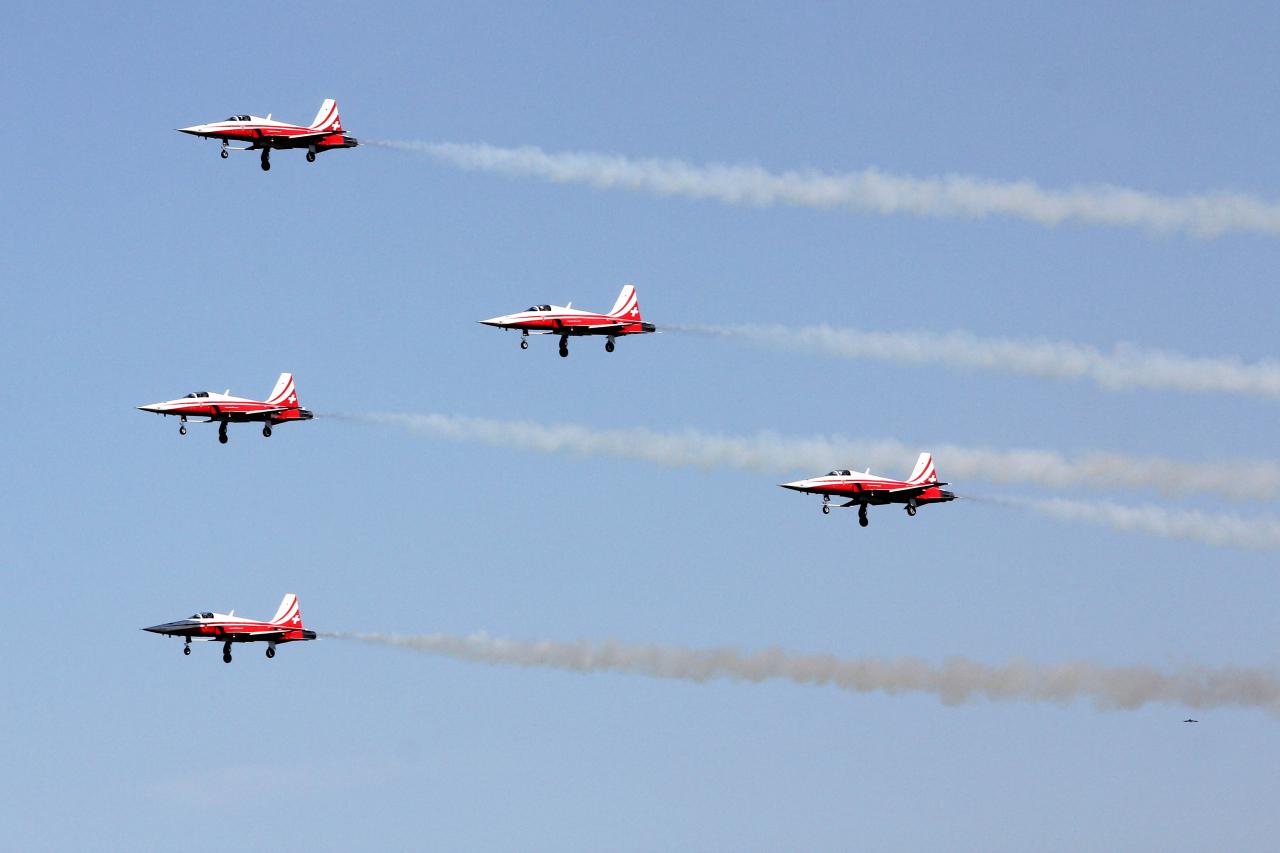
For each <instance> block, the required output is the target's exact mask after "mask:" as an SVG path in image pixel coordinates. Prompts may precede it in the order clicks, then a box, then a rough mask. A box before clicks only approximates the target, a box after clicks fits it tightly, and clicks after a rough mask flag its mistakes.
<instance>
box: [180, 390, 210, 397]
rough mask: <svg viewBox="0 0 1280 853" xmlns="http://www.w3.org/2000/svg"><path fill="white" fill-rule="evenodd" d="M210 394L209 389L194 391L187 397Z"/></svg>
mask: <svg viewBox="0 0 1280 853" xmlns="http://www.w3.org/2000/svg"><path fill="white" fill-rule="evenodd" d="M208 396H209V392H208V391H192V392H191V393H190V394H188V395H187V397H208ZM183 399H186V397H184V398H183Z"/></svg>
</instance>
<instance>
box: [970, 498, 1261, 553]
mask: <svg viewBox="0 0 1280 853" xmlns="http://www.w3.org/2000/svg"><path fill="white" fill-rule="evenodd" d="M980 500H985V501H988V502H991V503H999V504H1003V505H1005V506H1012V507H1018V508H1021V509H1027V510H1030V511H1032V512H1035V513H1037V514H1039V515H1044V516H1047V517H1049V518H1054V519H1058V520H1060V521H1068V522H1080V523H1084V524H1096V525H1101V526H1103V527H1109V528H1111V529H1112V530H1118V531H1121V532H1124V533H1144V534H1147V535H1148V536H1158V537H1160V538H1163V539H1178V540H1182V541H1184V542H1199V543H1202V544H1204V545H1215V546H1219V547H1226V548H1243V549H1247V550H1252V551H1274V550H1277V549H1280V519H1277V518H1271V517H1257V518H1247V517H1242V516H1239V515H1231V514H1219V513H1208V512H1201V511H1199V510H1184V509H1172V508H1169V507H1162V506H1153V505H1151V504H1136V505H1134V504H1119V503H1113V502H1111V501H1075V500H1067V499H1065V498H1007V497H1001V498H981V499H980Z"/></svg>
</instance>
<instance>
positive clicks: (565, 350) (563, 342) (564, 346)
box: [560, 338, 569, 358]
mask: <svg viewBox="0 0 1280 853" xmlns="http://www.w3.org/2000/svg"><path fill="white" fill-rule="evenodd" d="M560 357H561V358H568V357H569V339H568V338H561V339H560Z"/></svg>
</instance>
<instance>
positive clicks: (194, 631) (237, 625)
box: [142, 592, 316, 663]
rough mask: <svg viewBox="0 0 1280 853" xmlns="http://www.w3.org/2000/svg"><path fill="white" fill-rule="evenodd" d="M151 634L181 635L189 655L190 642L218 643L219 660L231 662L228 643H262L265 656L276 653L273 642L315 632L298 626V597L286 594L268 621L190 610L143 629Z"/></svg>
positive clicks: (311, 636)
mask: <svg viewBox="0 0 1280 853" xmlns="http://www.w3.org/2000/svg"><path fill="white" fill-rule="evenodd" d="M142 630H144V631H150V632H151V633H153V634H164V635H166V636H169V637H182V638H183V643H182V653H183V654H184V655H189V654H191V641H192V640H195V641H196V642H201V643H218V642H220V643H222V661H223V663H231V644H232V643H266V644H267V657H269V658H273V657H275V656H276V645H277V644H279V643H293V642H296V641H299V640H314V639H315V638H316V632H315V631H308V630H307V629H305V628H303V627H302V611H301V610H299V609H298V596H296V595H294V594H293V593H291V592H290V593H287V594H286V595H285V597H284V598H283V599H282V600H281V602H280V608H279V609H278V610H276V615H275V616H273V617H272V618H271V621H270V622H260V621H258V620H257V619H245V618H244V617H242V616H236V612H235V611H234V610H232V611H231V612H230V613H211V612H205V613H192V614H191V615H190V616H189V617H187V618H186V619H179V620H178V621H177V622H165V623H164V624H163V625H152V626H151V627H150V628H143V629H142Z"/></svg>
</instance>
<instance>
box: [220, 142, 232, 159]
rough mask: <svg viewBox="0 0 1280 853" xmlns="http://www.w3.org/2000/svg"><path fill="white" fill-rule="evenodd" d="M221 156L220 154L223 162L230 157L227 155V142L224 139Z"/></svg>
mask: <svg viewBox="0 0 1280 853" xmlns="http://www.w3.org/2000/svg"><path fill="white" fill-rule="evenodd" d="M221 154H222V159H223V160H225V159H227V157H229V156H231V155H229V154H228V153H227V140H225V139H224V140H222V152H221Z"/></svg>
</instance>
